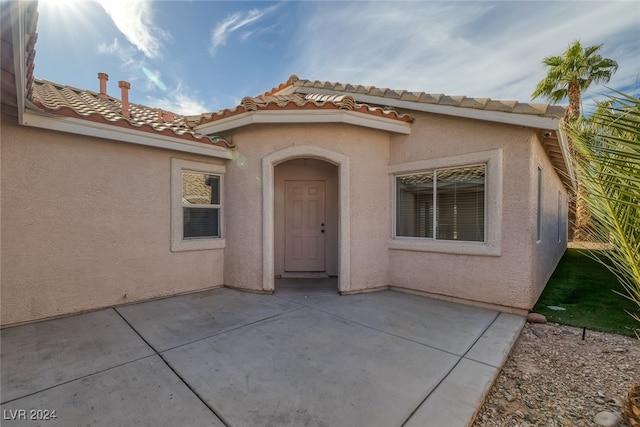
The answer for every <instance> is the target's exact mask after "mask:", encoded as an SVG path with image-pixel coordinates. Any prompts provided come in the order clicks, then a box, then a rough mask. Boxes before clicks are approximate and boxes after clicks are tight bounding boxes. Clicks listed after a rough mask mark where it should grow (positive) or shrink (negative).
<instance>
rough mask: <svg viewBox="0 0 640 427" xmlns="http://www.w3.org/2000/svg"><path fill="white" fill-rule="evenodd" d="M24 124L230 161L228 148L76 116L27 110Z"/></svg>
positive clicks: (230, 156)
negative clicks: (115, 126) (148, 132)
mask: <svg viewBox="0 0 640 427" xmlns="http://www.w3.org/2000/svg"><path fill="white" fill-rule="evenodd" d="M23 124H24V125H26V126H33V127H38V128H42V129H48V130H55V131H60V132H67V133H72V134H78V135H85V136H91V137H96V138H104V139H111V140H114V141H119V142H128V143H131V144H137V145H145V146H149V147H156V148H164V149H167V150H174V151H181V152H185V153H193V154H200V155H203V156H208V157H217V158H221V159H231V158H232V154H231V151H230V150H229V149H227V148H223V147H219V146H215V145H208V144H204V143H198V142H191V141H187V140H184V139H180V138H172V137H170V136H166V135H158V134H146V133H145V132H140V131H139V130H135V129H125V128H114V126H113V125H109V124H105V123H97V122H93V121H90V120H83V119H78V118H74V117H61V116H55V115H49V114H44V113H40V112H35V111H32V110H25V111H24V122H23Z"/></svg>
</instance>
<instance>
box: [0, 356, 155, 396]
mask: <svg viewBox="0 0 640 427" xmlns="http://www.w3.org/2000/svg"><path fill="white" fill-rule="evenodd" d="M152 349H153V348H152ZM153 356H158V353H156V352H155V351H154V353H153V354H149V355H147V356H142V357H138V358H136V359H133V360H128V361H126V362H123V363H119V364H117V365H114V366H109V367H108V368H105V369H100V370H99V371H96V372H92V373H90V374H87V375H82V376H79V377H77V378H72V379H70V380H67V381H63V382H60V383H57V384H54V385H52V386H49V387H45V388H41V389H38V390H36V391H34V392H32V393H27V394H25V395H22V396H18V397H15V398H13V399H9V400H5V401H1V402H0V404H1V405H4V404H7V403H12V402H15V401H16V400H20V399H24V398H25V397H30V396H33V395H36V394H38V393H42V392H43V391H47V390H51V389H54V388H56V387H59V386H62V385H65V384H70V383H72V382H75V381H80V380H83V379H85V378H90V377H93V376H95V375H98V374H102V373H104V372H108V371H111V370H113V369H116V368H120V367H121V366H125V365H128V364H130V363H134V362H139V361H140V360H144V359H148V358H150V357H153Z"/></svg>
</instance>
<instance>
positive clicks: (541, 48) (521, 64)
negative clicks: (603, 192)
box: [290, 1, 640, 102]
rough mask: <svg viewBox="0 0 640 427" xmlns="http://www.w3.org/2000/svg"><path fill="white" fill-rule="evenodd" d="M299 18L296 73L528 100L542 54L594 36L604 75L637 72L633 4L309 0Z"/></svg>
mask: <svg viewBox="0 0 640 427" xmlns="http://www.w3.org/2000/svg"><path fill="white" fill-rule="evenodd" d="M305 16H306V18H305V19H304V20H303V21H302V22H300V25H299V28H300V30H299V32H298V34H296V35H294V37H295V39H296V40H297V43H296V46H295V50H296V51H297V52H299V55H298V56H297V59H296V60H295V62H294V63H293V64H292V65H291V69H290V72H294V73H296V74H298V75H299V76H300V77H301V78H306V79H320V80H330V81H338V82H342V83H353V84H365V85H375V86H378V87H391V88H394V89H407V90H413V91H426V92H437V93H439V92H443V93H445V94H449V95H467V96H475V97H491V98H494V99H518V100H520V101H523V102H528V101H530V95H531V93H532V92H533V89H534V88H535V85H536V84H537V82H538V81H539V80H541V79H542V77H543V76H544V74H545V72H546V70H545V68H544V67H543V66H542V64H541V61H542V59H543V58H544V57H546V56H551V55H560V54H562V52H564V50H565V49H566V48H567V46H568V45H569V43H571V42H572V41H573V40H575V39H580V40H581V41H582V43H583V45H592V44H600V43H604V48H603V51H602V54H603V56H605V57H611V58H613V59H615V60H617V61H618V62H619V64H620V68H619V71H618V73H617V74H616V76H615V77H614V80H612V83H616V82H627V81H630V80H632V79H633V78H634V76H635V78H637V76H638V73H639V72H640V68H639V66H638V63H637V58H638V57H640V47H639V42H638V40H639V39H640V27H639V26H638V14H637V4H634V3H633V2H589V3H587V4H585V3H583V2H431V1H429V2H367V3H359V2H348V3H336V2H330V4H327V3H324V2H317V3H314V10H313V11H312V12H311V13H308V14H306V15H305ZM305 21H306V22H305ZM608 23H609V24H608ZM621 46H625V47H624V48H623V47H621ZM623 64H625V66H624V68H623ZM616 84H617V83H616ZM594 90H598V88H594ZM536 102H538V101H536ZM540 102H545V101H544V100H541V101H540Z"/></svg>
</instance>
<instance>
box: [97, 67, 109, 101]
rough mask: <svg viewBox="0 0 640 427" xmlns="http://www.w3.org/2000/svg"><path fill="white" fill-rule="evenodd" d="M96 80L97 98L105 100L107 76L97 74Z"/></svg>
mask: <svg viewBox="0 0 640 427" xmlns="http://www.w3.org/2000/svg"><path fill="white" fill-rule="evenodd" d="M98 79H99V80H100V93H99V94H98V98H100V99H107V96H108V95H107V80H109V75H108V74H105V73H98Z"/></svg>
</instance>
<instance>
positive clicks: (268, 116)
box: [195, 110, 411, 135]
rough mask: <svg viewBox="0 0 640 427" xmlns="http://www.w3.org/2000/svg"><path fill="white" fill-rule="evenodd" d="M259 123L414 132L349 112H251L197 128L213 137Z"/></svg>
mask: <svg viewBox="0 0 640 427" xmlns="http://www.w3.org/2000/svg"><path fill="white" fill-rule="evenodd" d="M258 123H273V124H285V123H347V124H351V125H355V126H363V127H367V128H372V129H378V130H384V131H388V132H394V133H400V134H404V135H409V134H410V133H411V124H410V123H409V122H405V121H401V120H395V119H390V118H386V117H377V116H372V115H368V114H363V113H358V112H355V111H346V110H263V111H260V110H259V111H249V112H245V113H240V114H236V115H233V116H231V117H227V118H223V119H219V120H214V121H212V122H208V123H205V124H202V125H199V126H196V127H195V130H196V131H197V132H199V133H201V134H205V135H212V134H216V133H218V132H223V131H226V130H231V129H237V128H240V127H243V126H248V125H251V124H258Z"/></svg>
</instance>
